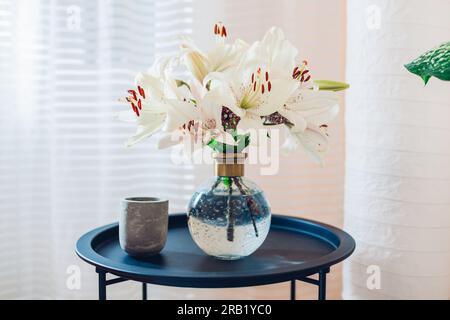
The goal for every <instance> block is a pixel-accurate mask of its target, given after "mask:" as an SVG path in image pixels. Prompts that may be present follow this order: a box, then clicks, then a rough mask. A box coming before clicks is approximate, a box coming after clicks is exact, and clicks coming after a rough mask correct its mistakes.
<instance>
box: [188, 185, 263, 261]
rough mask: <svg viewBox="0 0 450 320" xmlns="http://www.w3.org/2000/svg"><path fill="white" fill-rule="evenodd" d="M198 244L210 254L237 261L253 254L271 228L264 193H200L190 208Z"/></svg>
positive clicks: (190, 227) (192, 227)
mask: <svg viewBox="0 0 450 320" xmlns="http://www.w3.org/2000/svg"><path fill="white" fill-rule="evenodd" d="M188 225H189V230H190V232H191V235H192V238H193V239H194V241H195V243H196V244H197V245H198V246H199V247H200V248H201V249H202V250H203V251H204V252H206V253H207V254H209V255H212V256H215V257H217V258H219V259H225V260H234V259H239V258H242V257H245V256H248V255H250V254H252V253H253V252H254V251H255V250H256V249H258V248H259V247H260V246H261V244H262V243H263V242H264V240H265V238H266V237H267V234H268V232H269V229H270V207H269V204H268V203H267V200H266V198H265V196H264V194H263V192H261V191H256V192H255V190H253V192H252V193H251V194H236V192H235V194H231V195H230V194H227V193H226V192H217V190H215V191H212V190H211V191H209V192H196V193H195V194H194V195H193V197H192V200H191V202H190V204H189V207H188Z"/></svg>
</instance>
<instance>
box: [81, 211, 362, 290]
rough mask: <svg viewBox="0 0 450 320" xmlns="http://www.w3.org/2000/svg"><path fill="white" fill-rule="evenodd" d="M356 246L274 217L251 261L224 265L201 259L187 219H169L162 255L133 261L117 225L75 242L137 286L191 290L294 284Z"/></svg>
mask: <svg viewBox="0 0 450 320" xmlns="http://www.w3.org/2000/svg"><path fill="white" fill-rule="evenodd" d="M354 248H355V241H354V240H353V238H352V237H351V236H350V235H349V234H347V233H346V232H344V231H342V230H340V229H337V228H335V227H332V226H329V225H325V224H322V223H318V222H314V221H310V220H305V219H300V218H294V217H286V216H278V215H274V216H273V217H272V225H271V229H270V232H269V235H268V237H267V239H266V241H265V242H264V244H263V245H262V246H261V247H260V248H259V249H258V250H257V251H256V252H255V253H254V254H253V255H251V256H249V257H246V258H244V259H241V260H236V261H222V260H218V259H215V258H213V257H209V256H207V255H206V254H205V253H203V252H202V251H201V250H200V249H199V248H198V247H197V246H196V244H195V243H194V241H193V240H192V238H191V236H190V234H189V230H188V228H187V217H186V214H175V215H170V218H169V234H168V239H167V243H166V246H165V247H164V249H163V251H162V252H161V253H160V254H158V255H156V256H153V257H149V258H139V259H137V258H133V257H131V256H129V255H127V254H126V253H125V252H124V251H122V249H121V248H120V245H119V228H118V224H117V223H115V224H111V225H107V226H104V227H100V228H97V229H94V230H92V231H90V232H88V233H86V234H85V235H83V236H82V237H81V238H80V239H79V240H78V242H77V245H76V251H77V254H78V255H79V256H80V257H81V258H82V259H83V260H85V261H86V262H88V263H90V264H92V265H94V266H96V267H99V268H101V269H103V270H104V271H107V272H110V273H113V274H115V275H118V276H122V277H125V278H127V279H131V280H137V281H141V282H147V283H153V284H160V285H167V286H177V287H194V288H229V287H244V286H257V285H265V284H271V283H278V282H284V281H289V280H292V279H296V278H297V279H298V278H301V277H306V276H309V275H312V274H315V273H317V272H319V271H321V270H325V269H327V268H329V267H330V266H332V265H334V264H337V263H339V262H340V261H342V260H344V259H346V258H347V257H348V256H350V255H351V254H352V252H353V251H354Z"/></svg>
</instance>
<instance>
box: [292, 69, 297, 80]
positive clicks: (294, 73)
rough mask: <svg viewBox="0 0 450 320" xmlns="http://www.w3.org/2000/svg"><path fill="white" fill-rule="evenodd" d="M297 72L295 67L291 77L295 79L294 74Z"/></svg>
mask: <svg viewBox="0 0 450 320" xmlns="http://www.w3.org/2000/svg"><path fill="white" fill-rule="evenodd" d="M297 71H298V67H295V68H294V71H293V72H292V77H293V78H295V74H296V73H297Z"/></svg>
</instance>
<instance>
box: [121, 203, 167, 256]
mask: <svg viewBox="0 0 450 320" xmlns="http://www.w3.org/2000/svg"><path fill="white" fill-rule="evenodd" d="M168 220H169V201H167V200H162V199H159V198H149V197H134V198H126V199H124V200H123V201H122V210H121V212H120V219H119V241H120V246H121V248H122V249H123V250H124V251H125V252H126V253H128V254H129V255H131V256H135V257H145V256H150V255H154V254H157V253H159V252H160V251H161V250H162V249H163V248H164V245H165V244H166V239H167V229H168Z"/></svg>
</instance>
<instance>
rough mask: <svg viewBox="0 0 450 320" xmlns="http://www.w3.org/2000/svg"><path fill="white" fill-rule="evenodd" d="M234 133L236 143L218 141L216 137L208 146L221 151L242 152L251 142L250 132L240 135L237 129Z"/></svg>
mask: <svg viewBox="0 0 450 320" xmlns="http://www.w3.org/2000/svg"><path fill="white" fill-rule="evenodd" d="M231 134H232V135H233V138H234V140H235V141H236V145H234V146H233V145H230V144H225V143H221V142H218V141H217V140H216V139H212V140H211V141H210V142H209V143H208V146H209V147H210V148H211V149H213V150H214V151H216V152H220V153H240V152H242V151H244V150H245V148H247V147H248V146H249V144H250V134H249V133H248V134H244V135H240V134H237V133H236V131H233V132H232V133H231Z"/></svg>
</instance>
